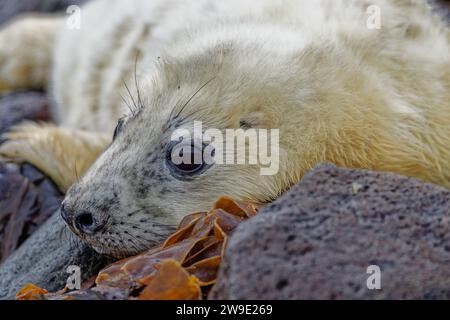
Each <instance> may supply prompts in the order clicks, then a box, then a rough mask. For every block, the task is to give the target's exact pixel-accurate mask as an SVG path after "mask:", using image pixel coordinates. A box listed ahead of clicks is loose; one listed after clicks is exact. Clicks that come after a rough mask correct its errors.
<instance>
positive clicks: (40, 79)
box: [0, 14, 64, 94]
mask: <svg viewBox="0 0 450 320" xmlns="http://www.w3.org/2000/svg"><path fill="white" fill-rule="evenodd" d="M63 23H64V19H63V18H61V17H60V16H59V15H57V16H55V15H43V14H28V15H25V16H23V17H21V18H19V19H16V20H14V21H13V22H11V23H9V24H7V25H6V26H5V27H2V28H0V43H1V44H2V45H1V47H0V94H3V93H6V92H10V91H14V90H20V89H45V88H46V87H47V84H48V79H49V76H50V70H51V65H52V61H53V50H54V43H55V38H56V37H55V36H56V34H57V32H58V31H59V30H60V29H61V27H64V24H63Z"/></svg>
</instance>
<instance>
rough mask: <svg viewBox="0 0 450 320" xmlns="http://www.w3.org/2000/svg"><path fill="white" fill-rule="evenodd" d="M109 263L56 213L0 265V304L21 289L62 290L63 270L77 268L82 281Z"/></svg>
mask: <svg viewBox="0 0 450 320" xmlns="http://www.w3.org/2000/svg"><path fill="white" fill-rule="evenodd" d="M109 262H111V259H108V258H106V257H104V256H101V255H99V254H98V253H96V252H95V251H94V250H92V249H91V248H90V247H88V246H87V245H86V244H85V243H83V242H82V241H81V240H80V239H78V238H77V237H76V236H75V235H74V234H72V233H71V232H70V230H69V229H68V228H67V227H66V224H65V223H64V221H63V220H62V218H61V216H60V214H59V212H56V213H54V214H53V215H52V217H51V218H50V219H48V220H47V221H46V222H45V223H44V224H43V225H42V226H41V227H40V228H39V229H38V230H37V232H35V233H33V234H32V235H31V237H30V238H29V239H28V240H27V241H25V243H24V244H23V245H22V246H20V247H19V249H17V250H16V251H15V252H14V253H13V254H12V255H11V256H10V257H9V258H8V259H7V260H6V261H5V262H3V263H2V264H1V265H0V300H2V299H14V297H15V295H16V294H17V292H18V291H19V289H20V288H22V287H23V286H24V285H26V284H28V283H33V284H35V285H37V286H39V287H41V288H45V289H47V290H49V291H57V290H60V289H61V288H64V286H65V284H66V281H67V278H68V277H69V274H68V273H67V267H68V266H70V265H76V266H78V267H80V270H81V278H82V281H85V280H87V279H89V278H91V277H92V276H94V275H96V274H97V273H98V271H99V270H100V269H101V268H102V267H104V266H105V265H106V264H107V263H109Z"/></svg>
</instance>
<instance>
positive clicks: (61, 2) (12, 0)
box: [0, 0, 87, 24]
mask: <svg viewBox="0 0 450 320" xmlns="http://www.w3.org/2000/svg"><path fill="white" fill-rule="evenodd" d="M86 1H87V0H2V1H1V2H0V24H2V23H4V22H6V21H7V20H9V19H10V18H12V17H14V16H16V15H18V14H20V13H23V12H30V11H35V12H55V11H62V10H64V9H65V8H67V7H68V6H70V5H73V4H74V5H80V4H82V3H84V2H86Z"/></svg>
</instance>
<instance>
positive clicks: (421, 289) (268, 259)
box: [210, 165, 450, 299]
mask: <svg viewBox="0 0 450 320" xmlns="http://www.w3.org/2000/svg"><path fill="white" fill-rule="evenodd" d="M355 186H358V187H357V188H355ZM449 263H450V191H448V190H446V189H443V188H441V187H438V186H434V185H431V184H426V183H423V182H421V181H418V180H415V179H412V178H406V177H401V176H398V175H395V174H389V173H375V172H369V171H363V170H349V169H340V168H336V167H334V166H330V165H321V166H319V167H317V168H316V169H314V170H313V171H311V172H310V173H308V174H307V175H305V177H304V178H303V180H302V181H301V182H300V184H298V185H297V186H295V187H294V188H292V190H290V191H289V192H287V193H286V194H285V195H284V196H282V197H281V198H280V199H278V200H277V201H275V202H274V203H272V204H271V205H268V206H267V207H266V208H264V209H263V210H262V211H261V212H260V213H259V214H258V215H257V216H256V217H254V218H252V219H250V220H249V221H247V222H244V223H243V224H241V225H240V226H239V227H238V228H237V230H236V232H235V233H234V234H233V235H232V237H231V238H230V242H229V244H228V248H227V251H226V253H225V258H224V261H223V263H222V266H221V270H220V273H219V280H218V283H217V285H216V286H215V287H214V289H213V291H212V292H211V295H210V297H211V298H213V299H449V298H450V268H449V267H448V266H449ZM370 265H377V266H379V267H380V270H381V290H376V289H375V290H369V289H368V288H367V285H366V284H367V280H368V278H369V277H370V276H371V275H370V274H368V273H367V268H368V267H369V266H370Z"/></svg>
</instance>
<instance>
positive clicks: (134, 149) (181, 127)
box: [62, 28, 334, 257]
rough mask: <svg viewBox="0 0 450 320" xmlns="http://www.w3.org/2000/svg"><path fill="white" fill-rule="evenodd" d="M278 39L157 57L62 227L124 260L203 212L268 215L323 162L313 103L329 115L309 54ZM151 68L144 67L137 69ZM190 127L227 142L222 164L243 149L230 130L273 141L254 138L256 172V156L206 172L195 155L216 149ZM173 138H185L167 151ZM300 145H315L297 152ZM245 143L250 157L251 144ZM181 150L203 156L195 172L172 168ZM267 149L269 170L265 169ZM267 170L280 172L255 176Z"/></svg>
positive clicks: (293, 41)
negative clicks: (256, 207) (240, 210)
mask: <svg viewBox="0 0 450 320" xmlns="http://www.w3.org/2000/svg"><path fill="white" fill-rule="evenodd" d="M274 29H275V28H267V29H265V30H263V31H262V32H261V33H264V32H269V33H270V34H263V35H261V37H262V38H263V39H262V40H261V39H258V38H255V34H257V33H256V32H255V31H254V30H252V32H246V31H244V32H242V30H238V29H237V30H236V31H235V32H234V33H231V34H230V33H226V34H223V35H222V36H223V37H224V39H223V40H222V41H209V40H205V39H204V38H201V37H199V39H201V40H198V41H200V42H197V43H195V41H193V42H192V43H191V44H189V45H188V44H185V45H183V46H181V48H180V49H177V48H175V49H173V50H171V51H170V53H171V55H170V56H169V55H163V56H162V58H161V59H160V60H158V62H157V63H156V65H157V67H156V68H155V69H154V71H152V72H148V73H147V74H151V76H147V77H146V76H143V77H139V80H138V81H136V82H137V87H139V93H137V92H136V94H134V95H133V99H131V100H133V101H130V104H131V105H132V106H133V103H134V104H135V105H136V108H132V110H131V112H130V113H129V114H128V115H127V116H125V117H124V118H122V119H121V120H119V123H118V125H117V128H116V132H115V135H114V140H113V142H112V143H111V145H110V146H109V148H108V149H107V150H106V151H105V152H104V153H103V154H102V155H101V156H100V157H99V158H98V159H97V161H96V162H95V163H94V165H93V166H92V167H91V168H90V169H89V171H88V172H87V173H86V174H85V175H84V177H82V179H81V180H80V181H79V182H78V183H76V184H75V185H73V186H72V187H71V188H70V189H69V191H68V193H67V196H66V199H65V200H64V202H63V206H62V215H63V217H64V219H65V220H66V222H67V224H68V225H69V226H70V227H71V228H72V230H73V231H74V232H75V233H76V234H77V235H79V236H80V237H81V238H82V239H84V240H86V241H87V242H88V243H89V244H90V245H91V246H92V247H94V248H95V249H96V250H97V251H99V252H101V253H106V254H110V255H114V256H118V257H121V256H126V255H131V254H135V253H138V252H141V251H143V250H145V249H146V248H148V247H150V246H151V245H154V244H155V243H156V242H159V241H161V240H163V239H164V238H165V237H167V235H168V234H169V233H170V232H171V231H173V230H174V228H175V226H176V225H177V224H178V223H179V221H180V219H181V218H182V217H183V215H186V214H188V213H191V212H196V211H208V210H209V209H210V208H211V206H212V204H213V203H214V201H216V200H217V199H218V198H219V197H221V196H224V195H227V196H231V197H234V198H236V199H241V200H249V201H252V202H255V203H265V202H269V201H271V200H273V199H275V198H276V197H278V196H279V195H280V194H281V193H282V192H283V191H285V190H286V189H288V188H289V187H290V186H291V185H293V184H295V183H296V182H298V181H299V180H300V176H301V174H303V172H304V170H306V169H309V168H310V167H311V166H312V165H314V163H313V162H315V161H317V160H316V159H318V156H316V155H312V153H313V152H314V151H315V150H313V148H314V146H315V144H316V141H314V140H313V137H315V135H314V134H313V132H312V131H313V130H315V127H312V126H311V125H308V123H310V122H311V121H312V119H314V117H315V116H314V115H313V114H312V113H311V112H313V110H314V105H313V103H318V104H324V103H326V101H325V98H326V97H322V99H314V96H313V95H312V93H313V92H314V90H313V89H311V87H312V86H316V87H317V88H323V87H324V86H325V85H326V84H325V83H324V81H323V80H322V79H321V78H319V79H316V78H314V77H312V76H311V73H314V72H316V69H317V67H318V66H317V64H313V63H311V60H313V59H312V57H311V56H312V55H313V54H315V51H314V50H312V49H310V50H309V51H306V52H305V50H306V49H305V42H304V41H303V40H302V39H299V36H298V34H297V33H296V32H293V33H292V34H290V33H289V30H287V31H280V30H278V31H277V30H274ZM244 30H246V29H244ZM208 34H215V35H218V34H220V31H218V32H216V33H214V32H213V33H211V32H209V33H208ZM280 35H282V36H280ZM283 41H284V43H280V42H283ZM318 52H319V51H318ZM303 61H304V63H303ZM332 61H334V60H332ZM325 62H326V61H323V59H322V61H321V63H322V64H325ZM152 63H153V64H154V62H152ZM333 63H334V62H333ZM149 65H151V64H150V63H147V62H145V61H142V62H141V63H140V64H139V69H140V70H141V71H142V70H143V69H144V70H145V66H149ZM151 68H153V67H151ZM324 74H325V73H324ZM330 78H332V77H330ZM133 80H134V79H133ZM133 82H134V81H133ZM129 87H130V91H131V92H134V91H135V90H133V87H131V86H129ZM323 90H326V89H323ZM305 106H308V107H309V108H305ZM308 110H309V111H308ZM300 112H301V113H300ZM299 114H303V115H304V119H302V118H301V117H300V116H299ZM195 121H199V122H201V125H202V129H201V131H202V132H205V131H207V130H208V129H215V130H216V132H221V133H223V134H224V135H223V136H224V137H225V140H226V141H223V144H222V145H223V146H224V147H223V158H224V159H226V158H227V155H228V154H229V152H235V154H238V151H239V150H241V149H242V145H238V139H236V144H234V138H233V139H232V140H233V141H230V140H229V139H226V137H227V134H226V130H227V129H242V130H241V131H240V132H235V134H236V135H238V136H242V135H244V134H245V133H246V132H247V131H245V130H248V129H257V130H256V131H257V132H258V130H261V129H265V130H268V131H267V137H268V138H267V140H266V141H263V140H264V138H261V137H260V136H259V138H258V139H259V140H258V141H259V143H258V146H257V149H256V152H257V153H258V160H259V161H257V163H256V164H249V162H250V157H251V152H248V154H246V157H245V158H246V159H245V160H244V161H245V163H244V164H242V163H241V164H239V163H236V162H238V159H236V158H235V159H234V161H233V160H231V163H228V164H218V163H210V162H208V161H206V159H205V158H204V157H203V158H202V155H205V153H204V151H205V149H206V148H207V147H208V146H209V145H210V143H212V140H214V139H211V140H208V139H204V140H203V141H202V142H200V143H198V141H197V140H198V139H197V138H198V137H197V136H196V134H195V132H194V131H195V126H194V122H195ZM274 129H278V130H279V145H276V146H277V148H272V146H275V143H277V141H274V140H272V137H273V136H272V135H271V132H269V131H270V130H274ZM302 130H303V132H302ZM308 130H310V131H308ZM175 132H181V133H182V134H181V135H176V136H177V138H176V139H175V141H174V138H173V137H174V133H175ZM299 134H303V135H304V136H307V137H311V138H309V139H308V140H302V139H301V136H299ZM180 137H181V139H180ZM317 137H318V139H322V140H323V138H324V137H323V136H321V135H317ZM203 138H205V137H203ZM245 141H247V143H246V144H244V147H249V144H250V142H249V141H250V140H249V139H248V140H245ZM215 142H216V143H217V142H218V141H217V140H215ZM229 142H231V144H229ZM266 143H267V145H266ZM186 145H187V146H188V147H189V148H183V149H182V150H183V151H182V153H183V157H185V156H187V158H188V159H194V158H196V157H197V156H198V155H200V159H202V160H201V161H200V163H195V162H197V161H193V163H189V164H186V163H181V164H177V163H175V162H174V161H173V155H174V150H175V154H178V155H180V152H179V151H177V150H180V149H176V148H179V147H180V146H186ZM269 145H270V147H269ZM216 146H217V144H216ZM263 146H266V147H268V148H267V149H266V150H268V151H267V153H266V154H265V155H267V156H270V160H271V162H272V163H262V161H261V157H260V156H261V153H260V152H261V147H263ZM239 148H241V149H239ZM302 149H304V152H305V153H304V154H303V155H302V154H301V152H303V151H302ZM247 150H248V149H247ZM317 150H318V151H317V154H319V153H320V152H322V153H323V149H317ZM272 152H275V153H276V154H271V153H272ZM186 153H187V154H186ZM213 153H214V152H212V153H211V154H213ZM308 153H311V154H308ZM244 154H245V153H244ZM214 156H216V157H217V152H216V154H215V155H214ZM241 160H242V159H241ZM308 161H310V162H308ZM267 167H272V168H275V171H274V172H272V173H269V174H262V170H261V169H262V168H267Z"/></svg>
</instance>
